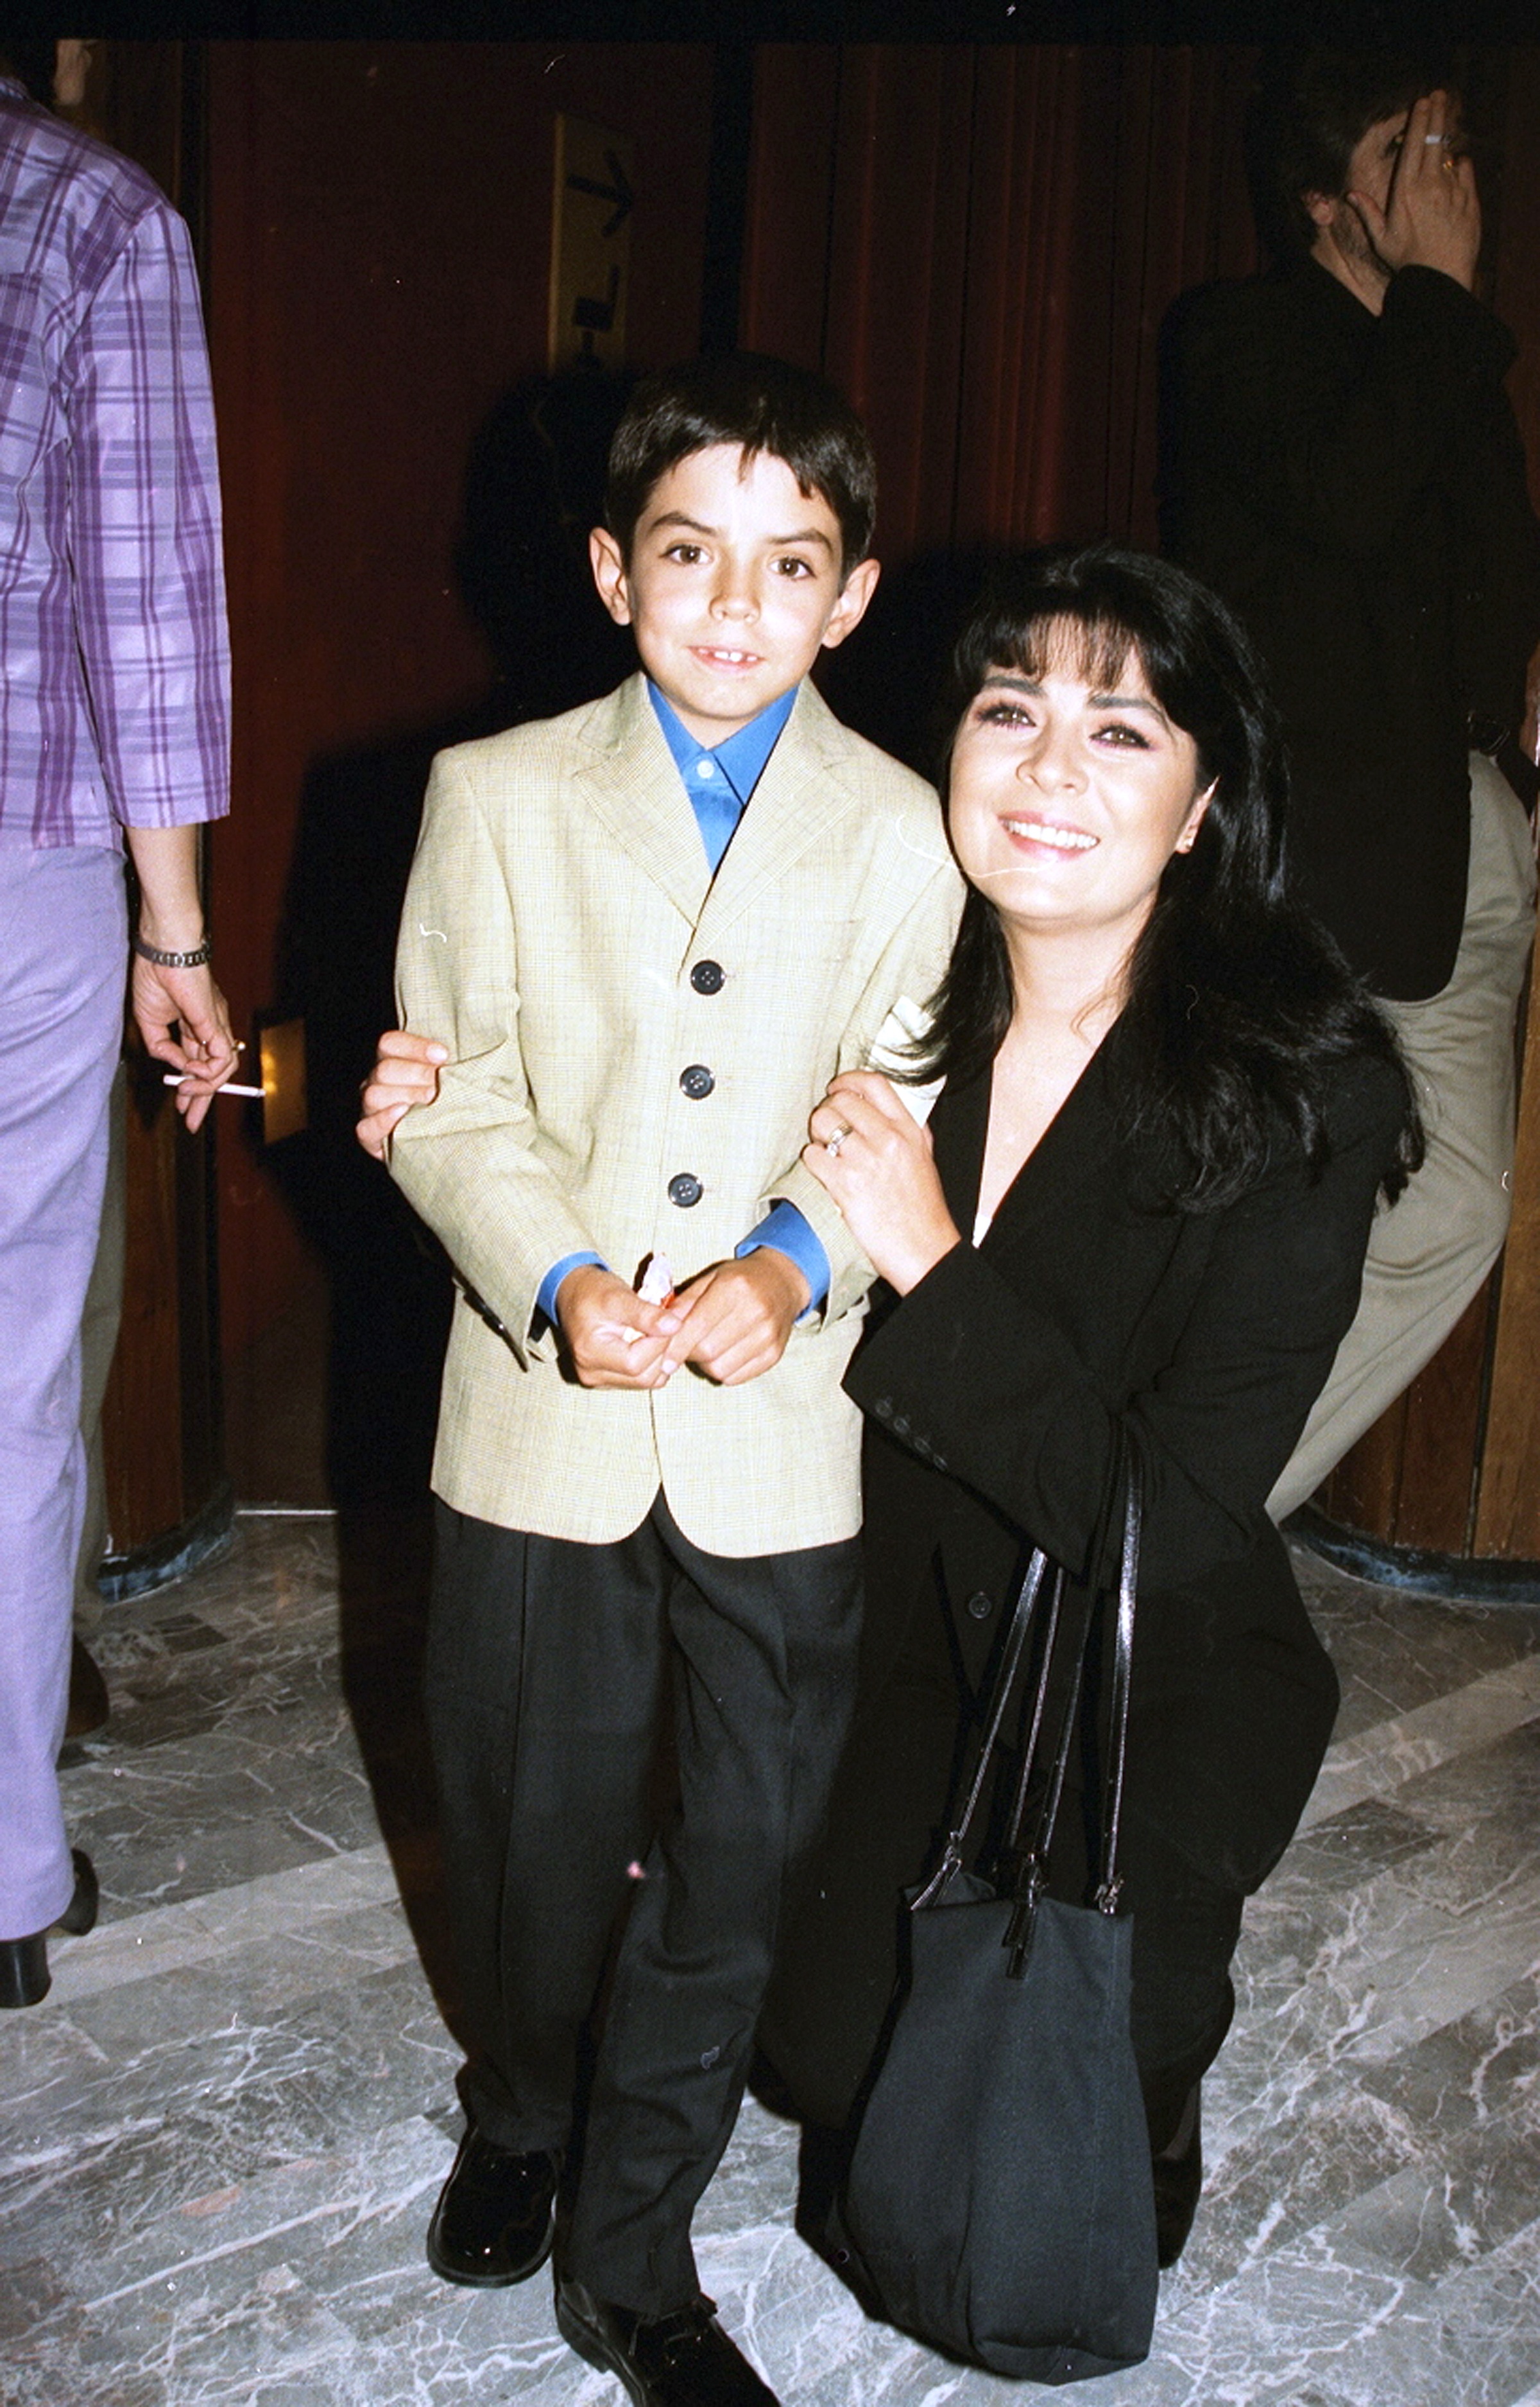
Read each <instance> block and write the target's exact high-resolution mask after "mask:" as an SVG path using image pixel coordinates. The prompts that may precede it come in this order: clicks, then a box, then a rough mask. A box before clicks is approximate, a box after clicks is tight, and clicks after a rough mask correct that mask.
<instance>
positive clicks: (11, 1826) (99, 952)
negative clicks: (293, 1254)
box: [0, 846, 128, 1939]
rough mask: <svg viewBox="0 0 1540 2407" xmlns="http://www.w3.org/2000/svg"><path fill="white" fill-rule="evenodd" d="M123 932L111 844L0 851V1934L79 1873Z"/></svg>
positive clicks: (35, 1924) (118, 871)
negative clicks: (95, 1310)
mask: <svg viewBox="0 0 1540 2407" xmlns="http://www.w3.org/2000/svg"><path fill="white" fill-rule="evenodd" d="M127 941H128V937H127V919H126V912H125V907H124V895H123V868H122V862H120V859H119V857H118V855H117V854H116V853H114V852H107V851H105V850H102V849H100V848H97V847H86V846H68V847H61V848H59V849H57V850H51V851H43V850H38V851H34V850H32V849H31V848H30V847H0V1939H21V1938H25V1937H27V1936H29V1935H30V1934H31V1933H32V1932H33V1931H36V1930H47V1929H48V1927H49V1924H50V1923H51V1922H53V1921H54V1920H55V1919H56V1918H57V1916H59V1915H60V1914H62V1913H63V1912H64V1907H65V1906H66V1905H67V1904H68V1903H69V1901H70V1896H71V1893H72V1891H73V1889H74V1886H75V1875H74V1871H73V1868H72V1866H71V1863H70V1854H69V1847H68V1844H67V1843H66V1840H65V1837H64V1813H63V1809H62V1807H61V1804H60V1801H59V1780H58V1773H57V1771H56V1769H55V1765H56V1759H57V1757H58V1753H59V1745H60V1742H61V1740H62V1739H63V1737H64V1714H65V1710H66V1707H67V1704H68V1698H69V1655H70V1613H71V1607H72V1604H73V1602H74V1595H75V1557H76V1551H77V1549H78V1545H79V1541H80V1520H81V1514H82V1512H83V1509H84V1480H83V1472H84V1448H83V1446H82V1445H81V1441H80V1429H79V1395H80V1310H81V1306H82V1304H83V1303H84V1302H85V1294H86V1287H87V1283H88V1281H89V1279H90V1277H91V1266H92V1260H93V1258H94V1256H95V1252H96V1238H97V1229H98V1225H99V1222H100V1220H101V1215H102V1189H103V1183H104V1180H105V1177H106V1156H107V1097H108V1094H109V1091H110V1089H111V1086H112V1074H113V1068H114V1065H115V1063H116V1061H117V1059H118V1054H119V1050H120V1045H121V1039H122V1026H123V978H124V962H125V958H126V949H127Z"/></svg>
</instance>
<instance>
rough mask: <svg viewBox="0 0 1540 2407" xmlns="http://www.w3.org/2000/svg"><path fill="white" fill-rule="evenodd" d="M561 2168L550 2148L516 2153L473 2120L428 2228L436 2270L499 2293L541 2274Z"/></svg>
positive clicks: (553, 2223) (553, 2224)
mask: <svg viewBox="0 0 1540 2407" xmlns="http://www.w3.org/2000/svg"><path fill="white" fill-rule="evenodd" d="M560 2170H561V2168H560V2164H559V2161H558V2158H556V2157H554V2156H552V2155H551V2154H550V2153H549V2151H548V2150H546V2149H544V2148H537V2149H536V2150H535V2151H534V2152H533V2153H532V2154H531V2155H530V2156H516V2155H514V2154H512V2153H511V2152H510V2151H509V2150H508V2149H506V2148H500V2147H497V2146H495V2145H494V2144H493V2143H492V2142H491V2141H490V2140H487V2139H484V2138H483V2137H482V2135H481V2133H480V2132H479V2131H478V2130H477V2129H476V2127H475V2125H474V2124H471V2125H470V2126H469V2128H468V2129H467V2130H466V2134H465V2137H464V2139H463V2140H461V2142H460V2144H459V2155H458V2156H457V2157H456V2158H455V2161H454V2163H453V2165H452V2166H451V2167H450V2171H449V2178H448V2180H447V2181H446V2182H445V2185H444V2187H443V2189H442V2190H441V2191H440V2192H439V2202H438V2204H437V2206H435V2207H434V2209H433V2220H432V2221H431V2224H430V2225H429V2226H428V2262H429V2263H430V2265H431V2267H432V2269H433V2271H434V2272H435V2273H439V2274H442V2275H443V2277H444V2279H445V2281H446V2282H464V2283H466V2284H467V2285H468V2286H470V2287H471V2288H472V2289H473V2290H500V2289H502V2288H504V2287H505V2286H506V2285H507V2284H508V2283H510V2282H527V2281H528V2280H529V2278H530V2274H531V2273H538V2272H539V2271H540V2269H541V2267H542V2266H543V2265H544V2262H545V2259H546V2257H548V2256H549V2255H550V2253H551V2242H552V2240H553V2238H554V2237H555V2234H556V2188H557V2180H558V2175H559V2172H560Z"/></svg>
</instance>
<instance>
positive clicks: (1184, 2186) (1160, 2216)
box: [1151, 2082, 1203, 2268]
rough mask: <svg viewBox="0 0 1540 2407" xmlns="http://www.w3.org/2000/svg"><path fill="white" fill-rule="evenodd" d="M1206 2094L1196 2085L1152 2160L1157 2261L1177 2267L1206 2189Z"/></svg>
mask: <svg viewBox="0 0 1540 2407" xmlns="http://www.w3.org/2000/svg"><path fill="white" fill-rule="evenodd" d="M1202 2097H1203V2092H1202V2090H1201V2088H1200V2087H1199V2086H1198V2084H1197V2083H1196V2082H1194V2084H1193V2087H1192V2088H1191V2089H1190V2090H1189V2091H1188V2093H1187V2102H1186V2104H1185V2105H1184V2106H1183V2108H1182V2110H1181V2119H1180V2122H1179V2123H1178V2125H1177V2128H1176V2130H1175V2131H1174V2132H1173V2134H1172V2136H1171V2138H1170V2140H1169V2141H1168V2142H1167V2144H1166V2146H1165V2147H1164V2148H1163V2149H1162V2150H1161V2152H1160V2154H1159V2155H1158V2156H1156V2157H1152V2158H1151V2165H1152V2166H1153V2168H1154V2174H1155V2262H1156V2264H1157V2265H1159V2266H1161V2267H1162V2268H1164V2267H1166V2266H1167V2265H1174V2264H1175V2263H1176V2261H1177V2258H1178V2257H1180V2255H1181V2252H1182V2250H1183V2249H1184V2248H1185V2247H1186V2245H1187V2235H1188V2233H1189V2232H1190V2231H1191V2230H1192V2229H1193V2217H1194V2215H1195V2214H1196V2213H1197V2209H1198V2196H1199V2193H1200V2191H1201V2190H1202V2188H1203V2115H1202V2112H1201V2106H1202Z"/></svg>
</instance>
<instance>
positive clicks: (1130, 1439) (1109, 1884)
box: [1096, 1430, 1144, 1914]
mask: <svg viewBox="0 0 1540 2407" xmlns="http://www.w3.org/2000/svg"><path fill="white" fill-rule="evenodd" d="M1126 1436H1127V1446H1128V1457H1127V1463H1128V1467H1127V1476H1126V1478H1125V1480H1124V1483H1123V1557H1122V1560H1121V1561H1120V1562H1119V1565H1118V1623H1117V1636H1116V1639H1115V1641H1114V1645H1113V1649H1112V1713H1111V1727H1110V1731H1109V1738H1108V1745H1107V1779H1106V1783H1105V1785H1104V1787H1103V1789H1102V1816H1101V1825H1102V1860H1101V1878H1100V1880H1099V1881H1098V1883H1097V1885H1096V1904H1097V1905H1098V1906H1099V1908H1100V1909H1101V1911H1102V1913H1103V1914H1116V1912H1117V1910H1118V1897H1119V1893H1120V1891H1121V1889H1122V1887H1123V1880H1122V1875H1121V1874H1120V1873H1119V1871H1118V1832H1119V1830H1120V1828H1121V1826H1122V1821H1123V1769H1124V1765H1125V1763H1126V1760H1127V1755H1128V1699H1129V1692H1130V1689H1131V1688H1132V1685H1133V1674H1134V1607H1135V1605H1136V1603H1137V1599H1138V1585H1139V1533H1140V1525H1141V1522H1142V1520H1143V1515H1144V1494H1143V1489H1144V1472H1143V1456H1142V1453H1141V1450H1140V1446H1139V1443H1138V1441H1137V1438H1136V1437H1135V1435H1134V1432H1133V1431H1132V1430H1130V1431H1127V1433H1126Z"/></svg>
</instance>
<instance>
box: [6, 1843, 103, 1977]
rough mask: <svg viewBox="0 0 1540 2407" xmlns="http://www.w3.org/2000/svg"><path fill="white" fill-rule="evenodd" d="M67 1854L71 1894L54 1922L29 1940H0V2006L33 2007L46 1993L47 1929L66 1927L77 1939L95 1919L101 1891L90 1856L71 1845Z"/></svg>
mask: <svg viewBox="0 0 1540 2407" xmlns="http://www.w3.org/2000/svg"><path fill="white" fill-rule="evenodd" d="M70 1857H71V1859H72V1861H73V1862H74V1865H75V1895H74V1896H73V1897H72V1898H71V1899H70V1901H69V1903H68V1904H67V1905H66V1906H65V1908H64V1912H63V1914H62V1915H61V1916H59V1919H58V1921H57V1922H50V1923H49V1929H48V1930H35V1931H34V1932H33V1934H32V1936H31V1938H30V1939H0V2006H35V2004H36V2003H37V2001H38V2000H39V1998H46V1997H47V1996H48V1993H49V1979H50V1977H51V1975H50V1974H49V1931H53V1930H67V1931H68V1932H69V1933H70V1935H71V1937H72V1938H75V1939H78V1938H80V1937H81V1936H82V1935H83V1934H84V1933H85V1932H86V1931H88V1930H90V1929H91V1926H92V1923H93V1922H94V1921H95V1919H96V1908H97V1906H98V1904H99V1903H100V1902H101V1892H100V1890H99V1889H98V1887H97V1886H96V1874H95V1873H94V1871H93V1870H92V1861H91V1858H90V1857H89V1856H88V1855H87V1854H86V1852H85V1849H84V1848H83V1847H72V1848H71V1849H70Z"/></svg>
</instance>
